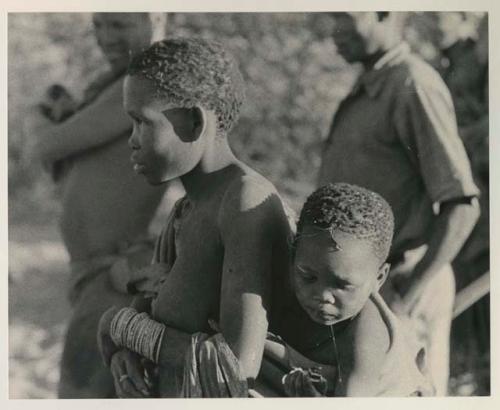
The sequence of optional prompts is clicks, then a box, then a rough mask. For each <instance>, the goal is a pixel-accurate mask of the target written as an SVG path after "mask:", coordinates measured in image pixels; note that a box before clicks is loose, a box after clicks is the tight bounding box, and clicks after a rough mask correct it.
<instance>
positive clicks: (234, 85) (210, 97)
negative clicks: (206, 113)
mask: <svg viewBox="0 0 500 410" xmlns="http://www.w3.org/2000/svg"><path fill="white" fill-rule="evenodd" d="M127 74H128V75H130V76H134V75H141V76H144V77H145V78H147V79H149V80H151V81H153V82H154V84H155V86H156V88H157V92H158V97H159V98H167V99H168V100H169V101H170V102H172V103H174V104H176V105H179V106H180V107H185V108H191V107H193V106H195V105H196V104H199V105H201V106H203V107H204V108H206V109H209V110H213V111H214V112H215V114H216V115H217V132H218V134H227V133H228V132H229V131H230V130H231V128H232V127H233V125H234V124H235V123H236V121H237V120H238V117H239V113H240V108H241V105H242V104H243V100H244V94H245V93H244V85H243V79H242V76H241V73H240V71H239V69H238V66H237V64H236V61H235V60H234V58H233V57H232V56H231V55H230V54H229V53H228V52H227V51H226V50H225V49H224V47H223V46H222V45H221V44H219V43H217V42H216V41H213V40H206V39H201V38H171V39H168V40H162V41H158V42H156V43H154V44H153V45H151V47H149V48H148V49H146V50H144V51H143V52H142V53H140V54H139V55H137V56H136V57H135V58H133V59H132V61H131V62H130V64H129V68H128V72H127Z"/></svg>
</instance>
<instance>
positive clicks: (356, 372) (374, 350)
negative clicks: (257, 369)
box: [256, 183, 432, 396]
mask: <svg viewBox="0 0 500 410" xmlns="http://www.w3.org/2000/svg"><path fill="white" fill-rule="evenodd" d="M393 229H394V219H393V215H392V211H391V208H390V206H389V205H388V204H387V202H386V201H385V200H384V199H383V198H382V197H381V196H380V195H378V194H376V193H374V192H371V191H368V190H366V189H364V188H360V187H357V186H354V185H349V184H345V183H336V184H328V185H326V186H323V187H322V188H320V189H318V190H317V191H315V192H314V193H313V194H312V195H311V196H310V197H309V198H308V199H307V201H306V203H305V205H304V207H303V209H302V212H301V215H300V218H299V222H298V226H297V234H296V239H295V243H294V250H293V263H292V271H291V285H292V289H289V291H288V292H283V295H288V297H286V296H284V297H282V298H281V300H280V301H279V302H280V303H278V304H277V307H276V309H277V311H276V312H275V314H274V316H273V317H274V320H273V322H271V329H272V331H273V332H274V333H275V334H277V335H279V336H280V337H281V338H282V339H283V340H284V341H286V343H287V344H288V346H287V347H284V344H283V343H282V342H280V341H279V340H278V341H276V340H274V341H273V340H272V339H270V340H268V342H266V361H265V363H264V366H263V371H262V373H263V374H262V377H261V378H262V379H263V380H264V383H263V384H266V376H269V375H270V374H272V372H273V369H272V367H270V366H272V364H274V367H276V366H277V367H281V369H290V368H292V371H291V372H289V373H287V374H286V375H285V376H284V377H283V384H284V386H283V387H284V393H285V394H286V395H288V396H321V395H334V396H408V395H424V394H429V393H431V392H432V389H430V386H429V385H428V383H427V382H426V379H425V378H424V376H423V374H422V373H421V369H422V368H423V351H420V352H419V353H418V354H417V349H416V348H415V349H414V347H413V345H412V343H411V340H410V338H409V336H408V335H407V334H406V333H405V330H404V328H403V324H402V323H401V322H399V320H398V319H397V318H396V317H395V315H394V314H393V313H392V312H391V311H390V310H389V308H388V307H387V305H386V304H385V302H384V301H383V300H382V298H381V297H380V296H379V294H378V290H379V288H380V287H381V286H382V284H383V283H384V281H385V279H386V277H387V273H388V271H389V265H388V264H387V263H386V262H385V260H386V258H387V255H388V253H389V248H390V246H391V240H392V235H393ZM283 365H284V366H283ZM418 365H420V368H419V367H418ZM266 366H267V367H266ZM313 366H314V367H318V369H314V368H311V367H313ZM285 371H286V370H285ZM270 381H271V380H269V377H267V382H270ZM275 387H278V390H279V386H276V383H275ZM256 389H257V390H259V389H258V387H257V388H256ZM278 394H280V392H279V391H278Z"/></svg>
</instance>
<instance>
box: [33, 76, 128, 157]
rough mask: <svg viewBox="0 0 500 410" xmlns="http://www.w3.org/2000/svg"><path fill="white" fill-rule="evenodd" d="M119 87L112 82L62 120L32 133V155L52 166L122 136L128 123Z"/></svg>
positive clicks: (121, 82) (120, 81)
mask: <svg viewBox="0 0 500 410" xmlns="http://www.w3.org/2000/svg"><path fill="white" fill-rule="evenodd" d="M122 88H123V80H119V81H116V82H115V83H114V84H112V85H111V86H109V87H108V89H106V90H105V91H103V93H102V94H101V95H100V96H99V97H98V98H97V99H96V100H95V101H94V102H92V103H91V104H89V105H88V106H85V107H84V108H82V109H81V110H80V111H78V112H77V113H75V114H74V115H72V116H71V117H70V118H68V119H67V120H66V121H64V122H62V123H60V124H50V125H48V126H46V127H43V128H40V129H38V130H36V133H35V138H36V141H35V143H34V147H33V155H35V156H37V157H38V158H39V159H41V160H42V162H44V163H53V162H55V161H58V160H62V159H65V158H68V157H70V156H73V155H75V154H78V153H81V152H82V151H86V150H88V149H90V148H94V147H97V146H100V145H103V144H105V143H107V142H110V141H112V140H114V139H116V138H117V137H120V136H123V133H124V132H126V131H127V130H128V129H130V127H131V121H130V119H129V118H128V116H127V114H126V113H125V111H124V109H123V102H122V99H123V90H122ZM40 115H41V114H40Z"/></svg>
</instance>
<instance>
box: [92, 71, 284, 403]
mask: <svg viewBox="0 0 500 410" xmlns="http://www.w3.org/2000/svg"><path fill="white" fill-rule="evenodd" d="M124 107H125V110H126V111H127V113H128V114H129V115H130V117H131V118H132V120H133V123H134V130H133V133H132V135H131V136H130V139H129V145H130V148H131V152H132V155H131V160H132V165H133V168H134V170H135V171H136V173H138V174H139V175H142V176H143V177H144V178H145V179H146V180H147V181H148V182H149V183H150V184H153V185H156V184H161V183H163V182H166V181H169V180H172V179H175V178H179V179H180V180H181V182H182V184H183V186H184V188H185V190H186V196H187V200H188V201H189V206H188V211H187V212H186V213H185V215H183V217H182V219H181V220H180V221H179V222H180V227H181V228H180V233H179V234H178V235H176V239H175V241H176V242H175V248H176V259H175V262H174V263H173V266H172V268H171V270H170V271H169V273H168V275H167V277H166V279H165V281H164V282H162V284H161V286H160V287H159V288H158V297H157V298H156V299H155V300H154V301H153V303H152V304H151V308H150V309H148V310H149V311H150V313H151V316H152V318H153V319H155V320H157V321H159V322H161V323H163V324H165V325H167V329H166V332H165V337H164V339H163V341H164V343H163V344H162V348H161V351H160V377H159V394H160V396H161V397H175V396H177V395H178V394H179V384H177V385H176V383H175V380H177V382H178V383H179V380H178V375H179V374H182V371H181V370H180V369H182V368H183V366H184V357H185V353H186V350H187V349H188V347H189V345H190V340H191V335H192V334H193V333H196V332H207V331H209V328H208V321H209V319H212V320H215V321H216V322H218V323H219V326H220V330H221V333H222V334H223V336H224V338H225V339H226V341H227V343H228V345H229V346H230V348H231V350H232V351H233V353H234V354H235V356H236V357H237V358H238V359H239V362H240V366H241V369H242V371H243V374H244V375H245V376H246V377H249V378H254V377H256V376H257V373H258V370H259V367H260V361H261V359H262V353H263V349H264V342H265V338H266V331H267V309H268V308H269V304H270V300H269V297H270V294H271V279H272V277H274V276H275V275H276V274H277V273H278V272H283V271H285V270H286V267H287V264H288V252H287V238H288V237H289V232H290V228H289V225H288V222H287V219H286V216H285V214H284V210H283V206H282V203H281V199H280V198H279V196H278V194H277V192H276V189H275V188H274V187H273V186H272V184H271V183H270V182H269V181H267V180H266V179H265V178H264V177H262V176H261V175H259V174H258V173H256V172H255V171H253V170H252V169H250V168H249V167H248V166H246V165H245V164H243V163H242V162H241V161H239V160H238V159H237V158H236V157H235V156H234V154H233V153H232V151H231V149H230V147H229V143H228V141H227V138H226V137H225V136H223V135H220V134H219V133H218V132H217V122H216V115H215V113H214V112H212V111H210V110H208V109H206V108H204V107H202V106H197V107H193V108H191V109H186V108H182V107H176V106H175V105H174V104H172V103H171V102H170V101H168V99H166V98H163V97H158V94H157V92H156V89H155V87H154V84H153V83H152V82H151V81H150V80H148V79H146V78H143V77H141V76H128V77H127V78H126V81H125V87H124ZM132 165H131V168H132ZM113 314H114V313H113V311H111V312H110V313H109V314H106V315H105V317H103V320H102V323H103V325H102V326H101V336H100V337H101V340H102V341H103V342H102V343H103V344H104V343H106V340H105V339H106V332H108V330H109V321H110V319H111V317H112V316H113ZM127 368H128V369H139V370H138V371H137V372H135V373H134V372H130V371H129V372H127V373H128V374H132V376H133V375H134V374H135V375H137V374H139V375H140V374H141V370H140V369H141V364H140V362H139V361H138V360H137V357H136V356H134V355H131V354H130V353H129V352H128V351H127V350H121V351H119V352H118V353H116V354H114V355H113V357H112V360H111V371H112V372H113V375H114V378H115V382H116V383H115V385H116V386H117V391H118V394H119V396H120V397H144V396H147V395H148V394H145V393H144V392H142V391H141V390H142V388H143V387H144V382H143V381H141V378H140V377H133V380H132V381H130V382H127V383H122V382H119V379H120V376H121V375H122V374H123V373H124V372H125V371H126V369H127ZM179 372H180V373H179ZM176 377H177V379H176Z"/></svg>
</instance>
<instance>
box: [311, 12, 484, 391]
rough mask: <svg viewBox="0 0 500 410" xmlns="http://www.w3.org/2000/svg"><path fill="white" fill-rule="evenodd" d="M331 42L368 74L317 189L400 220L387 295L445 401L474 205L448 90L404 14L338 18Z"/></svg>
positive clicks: (338, 127)
mask: <svg viewBox="0 0 500 410" xmlns="http://www.w3.org/2000/svg"><path fill="white" fill-rule="evenodd" d="M333 17H334V23H335V28H334V33H333V40H334V42H335V44H336V46H337V50H338V52H339V54H340V55H342V57H343V58H344V59H345V60H346V61H347V62H349V63H361V64H362V65H363V67H364V72H363V73H362V75H361V77H360V78H359V80H358V82H357V83H356V84H355V86H354V88H353V90H352V91H351V93H350V94H349V95H348V96H347V97H346V98H345V100H344V101H343V102H342V103H341V104H340V106H339V109H338V111H337V113H336V115H335V118H334V120H333V123H332V126H331V129H330V133H329V136H328V140H327V143H326V147H325V149H324V154H323V159H322V165H321V169H320V176H319V184H320V185H324V184H326V183H328V182H347V183H350V184H356V185H360V186H363V187H365V188H368V189H370V190H372V191H375V192H378V193H379V194H381V195H382V196H383V197H384V198H385V199H386V200H387V201H388V202H389V204H390V205H391V207H392V209H393V212H394V216H395V235H394V242H393V246H392V249H391V252H390V255H389V258H388V261H389V262H390V263H391V265H392V268H391V272H390V274H389V279H388V280H387V282H386V285H384V287H383V288H382V292H381V293H382V295H383V296H384V297H385V298H386V300H387V302H388V303H389V305H390V306H391V308H392V309H393V310H394V311H395V313H397V314H399V315H401V316H406V315H408V316H409V318H410V320H411V323H412V324H413V326H414V328H415V331H416V332H417V335H418V336H419V337H420V338H421V341H422V342H424V343H425V345H426V348H427V354H428V356H427V357H428V370H429V373H430V376H431V377H432V379H433V382H434V384H435V387H436V390H437V394H438V395H445V394H446V392H447V383H448V374H449V336H450V325H451V319H452V308H453V300H454V293H455V281H454V277H453V271H452V270H451V266H450V262H451V261H452V260H453V258H454V257H455V255H456V254H457V253H458V251H459V250H460V248H461V247H462V245H463V243H464V242H465V240H466V239H467V237H468V236H469V234H470V231H471V230H472V228H473V226H474V224H475V222H476V220H477V217H478V212H479V211H478V206H477V200H476V196H477V194H478V190H477V187H476V186H475V184H474V182H473V179H472V175H471V170H470V164H469V161H468V159H467V155H466V153H465V150H464V147H463V145H462V142H461V141H460V138H459V136H458V132H457V125H456V120H455V114H454V111H453V104H452V102H451V98H450V94H449V91H448V90H447V88H446V86H445V85H444V83H443V81H442V80H441V78H440V76H439V75H438V73H437V72H436V71H435V70H434V69H432V68H431V67H430V66H429V65H428V64H426V63H424V62H423V61H422V60H421V59H419V58H418V57H417V56H415V55H412V54H411V53H410V51H409V47H408V46H407V45H406V44H405V43H403V42H402V40H401V31H402V30H401V28H402V21H401V19H400V18H401V17H402V16H401V15H399V14H398V13H389V12H366V13H334V15H333Z"/></svg>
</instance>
